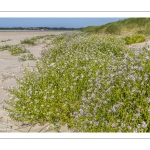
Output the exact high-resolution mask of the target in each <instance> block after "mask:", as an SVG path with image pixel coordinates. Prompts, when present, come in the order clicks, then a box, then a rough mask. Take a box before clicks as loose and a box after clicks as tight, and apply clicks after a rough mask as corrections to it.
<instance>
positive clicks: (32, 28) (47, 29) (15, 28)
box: [0, 27, 82, 31]
mask: <svg viewBox="0 0 150 150" xmlns="http://www.w3.org/2000/svg"><path fill="white" fill-rule="evenodd" d="M80 29H82V28H64V27H59V28H57V27H26V28H23V27H12V28H7V27H0V30H44V31H49V30H69V31H72V30H80Z"/></svg>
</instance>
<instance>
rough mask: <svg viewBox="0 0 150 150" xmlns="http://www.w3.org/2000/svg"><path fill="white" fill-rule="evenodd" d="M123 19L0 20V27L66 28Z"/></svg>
mask: <svg viewBox="0 0 150 150" xmlns="http://www.w3.org/2000/svg"><path fill="white" fill-rule="evenodd" d="M121 19H124V18H0V27H68V28H80V27H86V26H92V25H95V26H96V25H102V24H106V23H109V22H114V21H117V20H121Z"/></svg>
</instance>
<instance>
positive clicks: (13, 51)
mask: <svg viewBox="0 0 150 150" xmlns="http://www.w3.org/2000/svg"><path fill="white" fill-rule="evenodd" d="M0 49H1V50H2V51H4V50H8V51H9V52H10V54H11V55H14V56H17V55H20V54H22V53H27V52H28V51H27V50H26V49H25V48H21V47H20V46H18V45H5V46H2V47H1V48H0Z"/></svg>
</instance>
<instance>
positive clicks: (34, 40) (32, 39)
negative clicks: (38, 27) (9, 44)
mask: <svg viewBox="0 0 150 150" xmlns="http://www.w3.org/2000/svg"><path fill="white" fill-rule="evenodd" d="M35 42H36V38H34V37H33V38H31V39H25V40H23V41H21V44H28V45H35Z"/></svg>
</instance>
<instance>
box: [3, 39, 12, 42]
mask: <svg viewBox="0 0 150 150" xmlns="http://www.w3.org/2000/svg"><path fill="white" fill-rule="evenodd" d="M7 41H11V39H8V40H1V42H7Z"/></svg>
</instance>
